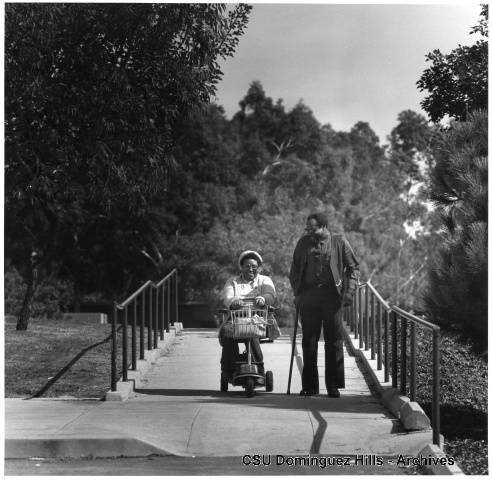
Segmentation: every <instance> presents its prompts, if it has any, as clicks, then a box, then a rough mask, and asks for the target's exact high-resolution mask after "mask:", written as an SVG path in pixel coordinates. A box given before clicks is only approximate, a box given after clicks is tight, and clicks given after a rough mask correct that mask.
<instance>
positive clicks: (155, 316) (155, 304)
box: [151, 287, 159, 348]
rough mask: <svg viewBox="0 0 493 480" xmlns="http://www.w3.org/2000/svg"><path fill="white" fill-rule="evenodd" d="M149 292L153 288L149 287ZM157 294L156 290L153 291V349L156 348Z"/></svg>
mask: <svg viewBox="0 0 493 480" xmlns="http://www.w3.org/2000/svg"><path fill="white" fill-rule="evenodd" d="M151 290H154V287H151ZM158 315H159V312H158V292H157V290H155V291H154V317H153V323H154V348H157V336H158Z"/></svg>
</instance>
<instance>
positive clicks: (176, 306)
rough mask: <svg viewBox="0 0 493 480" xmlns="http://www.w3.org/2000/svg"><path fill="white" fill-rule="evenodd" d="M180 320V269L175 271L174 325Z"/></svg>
mask: <svg viewBox="0 0 493 480" xmlns="http://www.w3.org/2000/svg"><path fill="white" fill-rule="evenodd" d="M175 322H179V320H178V271H176V272H175V318H174V319H173V325H174V324H175Z"/></svg>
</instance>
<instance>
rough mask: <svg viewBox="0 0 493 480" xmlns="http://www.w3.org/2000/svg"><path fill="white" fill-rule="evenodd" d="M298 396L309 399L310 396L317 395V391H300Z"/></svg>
mask: <svg viewBox="0 0 493 480" xmlns="http://www.w3.org/2000/svg"><path fill="white" fill-rule="evenodd" d="M300 395H301V396H302V397H310V396H311V395H318V390H301V392H300Z"/></svg>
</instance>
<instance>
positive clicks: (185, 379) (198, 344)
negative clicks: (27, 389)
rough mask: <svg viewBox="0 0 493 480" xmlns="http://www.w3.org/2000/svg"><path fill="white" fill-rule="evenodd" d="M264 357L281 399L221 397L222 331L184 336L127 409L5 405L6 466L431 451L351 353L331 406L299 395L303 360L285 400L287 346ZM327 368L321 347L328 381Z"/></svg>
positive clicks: (236, 393)
mask: <svg viewBox="0 0 493 480" xmlns="http://www.w3.org/2000/svg"><path fill="white" fill-rule="evenodd" d="M299 341H300V340H299ZM262 349H263V352H264V361H265V366H266V369H267V370H272V371H273V372H274V391H273V392H272V393H266V392H265V390H259V391H258V393H257V395H256V396H255V397H253V398H247V397H246V396H245V393H244V390H243V389H242V388H241V387H231V386H230V391H228V392H220V391H219V385H220V363H219V360H220V355H221V348H220V346H219V343H218V340H217V331H216V330H212V329H211V330H204V329H196V330H194V329H185V330H183V333H182V334H181V335H180V336H178V337H176V338H175V341H174V344H173V346H172V348H171V350H170V351H169V352H168V353H167V354H166V355H165V356H162V357H159V358H157V359H156V360H155V363H154V364H153V365H152V368H150V369H149V371H148V372H147V374H146V375H145V377H144V378H143V379H142V381H141V382H140V384H139V385H138V386H137V387H138V388H137V390H136V391H135V392H134V393H133V394H131V396H130V398H129V399H128V400H127V401H126V402H98V401H73V400H72V401H62V400H45V399H33V400H21V399H7V400H6V402H5V413H6V427H5V432H6V434H5V438H6V450H5V451H6V457H7V458H27V457H32V456H54V457H85V456H93V457H108V456H119V455H125V456H144V455H150V454H158V455H175V456H198V457H211V456H212V457H229V456H243V455H254V454H261V455H275V454H280V455H352V456H354V455H364V454H377V455H388V456H396V455H399V454H403V455H416V454H417V453H418V452H419V451H420V450H421V449H422V448H423V447H424V446H425V445H426V444H428V443H431V438H432V436H431V431H425V432H415V433H407V432H404V431H403V430H402V429H401V427H400V424H399V422H398V421H397V420H396V418H394V417H393V416H392V415H391V414H390V413H389V412H388V411H387V410H386V409H385V408H384V407H383V406H382V405H381V404H380V402H379V401H378V400H377V399H376V398H375V397H373V396H372V394H371V393H370V390H369V388H368V386H367V384H366V382H365V379H364V376H363V374H362V373H361V372H360V370H359V368H358V365H357V363H356V360H355V357H352V356H350V355H349V354H347V352H346V354H345V369H346V388H345V389H342V390H341V397H340V398H328V397H327V396H326V395H325V391H323V390H322V391H321V394H320V395H317V396H314V397H309V398H305V397H300V396H299V395H298V393H299V390H300V389H301V380H300V368H301V358H300V356H299V355H298V354H297V357H296V359H295V362H294V368H293V379H292V384H291V392H292V394H291V395H286V388H287V381H288V372H289V360H290V353H291V344H290V339H289V337H288V336H281V337H280V338H279V339H278V340H276V341H275V342H274V343H272V344H263V345H262ZM297 350H298V351H301V345H300V343H298V345H297ZM323 367H324V365H323V345H322V344H320V349H319V369H320V374H321V377H322V378H323ZM321 383H323V382H321ZM321 386H322V385H321Z"/></svg>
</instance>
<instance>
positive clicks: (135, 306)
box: [111, 269, 178, 392]
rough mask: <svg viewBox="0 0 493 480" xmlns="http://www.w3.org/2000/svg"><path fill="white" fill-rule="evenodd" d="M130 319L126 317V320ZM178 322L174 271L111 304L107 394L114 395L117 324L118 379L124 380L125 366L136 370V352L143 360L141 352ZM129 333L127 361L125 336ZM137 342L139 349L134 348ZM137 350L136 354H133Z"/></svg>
mask: <svg viewBox="0 0 493 480" xmlns="http://www.w3.org/2000/svg"><path fill="white" fill-rule="evenodd" d="M129 317H130V318H129ZM175 322H178V271H177V270H176V269H173V270H172V271H171V272H170V273H168V274H167V275H166V276H165V277H164V278H163V279H161V280H160V281H159V282H157V283H154V282H152V281H151V280H148V281H147V282H145V283H144V284H143V285H142V286H141V287H140V288H138V289H137V290H136V291H135V292H134V293H132V294H131V295H130V296H129V297H128V298H127V299H125V300H124V301H123V302H121V303H117V302H114V303H113V315H112V319H111V334H112V347H111V391H112V392H116V390H117V380H118V368H117V354H118V347H119V345H118V337H117V325H118V324H121V327H120V328H121V332H122V341H121V352H122V364H121V367H122V380H123V381H124V382H126V381H128V367H129V365H130V366H131V369H132V370H136V369H137V353H138V355H139V359H140V360H144V358H145V351H146V350H152V349H154V348H157V347H158V339H161V340H163V339H164V332H165V331H166V332H169V327H170V325H171V326H172V325H174V324H175ZM129 332H130V354H131V355H130V359H129V346H128V337H129ZM137 343H138V344H139V348H138V349H137ZM137 350H138V352H137Z"/></svg>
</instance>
